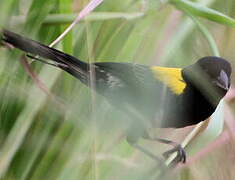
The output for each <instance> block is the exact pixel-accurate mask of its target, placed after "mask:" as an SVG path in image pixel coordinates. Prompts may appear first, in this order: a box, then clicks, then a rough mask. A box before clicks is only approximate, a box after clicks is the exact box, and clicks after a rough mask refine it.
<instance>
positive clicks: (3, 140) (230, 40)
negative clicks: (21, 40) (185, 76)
mask: <svg viewBox="0 0 235 180" xmlns="http://www.w3.org/2000/svg"><path fill="white" fill-rule="evenodd" d="M88 2H89V1H88V0H50V1H48V0H1V1H0V27H1V28H6V29H9V30H11V31H14V32H17V33H20V34H23V35H25V36H27V37H29V38H32V39H35V40H38V41H40V42H42V43H44V44H50V43H51V42H52V41H53V40H55V39H56V37H58V36H59V35H60V34H61V33H62V32H63V31H64V30H65V28H66V27H67V26H68V25H69V24H71V23H72V21H73V20H74V19H75V17H76V16H77V15H78V13H79V12H80V11H81V10H82V9H83V8H84V7H85V6H86V5H87V3H88ZM188 2H192V3H193V4H190V3H189V4H188ZM195 2H196V1H187V0H172V1H169V2H168V1H163V0H162V1H160V0H125V1H123V0H115V1H114V0H104V1H103V3H102V4H101V5H100V6H98V7H97V8H96V9H95V10H94V11H93V12H92V13H91V14H90V15H88V16H87V17H86V18H85V19H82V21H81V22H80V23H79V24H77V25H76V26H75V28H74V29H73V30H72V31H71V32H70V33H69V34H68V35H67V36H66V37H65V38H64V39H63V40H62V41H61V43H60V44H59V45H58V46H56V48H58V49H60V50H63V51H65V52H67V53H70V54H72V55H74V56H76V57H78V58H79V59H82V60H84V61H89V62H93V61H96V62H100V61H116V62H135V63H141V64H146V65H162V66H169V67H184V66H187V65H190V64H192V63H194V62H195V61H196V60H197V59H199V58H200V57H203V56H207V55H216V54H218V52H219V53H220V55H221V56H222V57H224V58H226V59H228V60H229V61H230V62H231V64H232V66H233V67H234V65H235V60H234V59H235V54H234V47H235V41H234V39H235V29H234V28H233V27H235V21H233V19H230V18H229V17H234V16H235V1H233V0H227V1H220V0H201V1H199V4H200V6H199V7H198V6H196V4H194V3H195ZM203 7H208V8H205V9H203ZM209 8H210V9H209ZM212 9H213V10H216V11H213V10H212ZM219 12H220V13H219ZM221 13H223V14H226V15H227V16H229V17H227V16H224V15H223V14H221ZM190 16H191V17H192V19H194V21H193V20H192V19H191V18H190ZM195 18H196V19H195ZM213 38H214V40H213ZM217 49H218V50H217ZM30 66H31V69H33V71H34V73H36V74H37V76H36V77H37V78H39V79H40V81H41V82H42V83H43V85H42V86H45V87H46V89H47V90H48V91H49V92H50V93H49V94H47V93H45V91H43V90H42V89H43V88H40V83H35V79H32V78H31V77H30V76H29V73H27V69H26V68H24V67H23V66H22V63H21V61H20V56H19V51H13V52H12V51H9V49H6V48H4V47H0V98H1V103H0V145H1V146H0V179H4V180H5V179H6V180H8V179H9V180H15V179H17V180H18V179H20V180H21V179H22V180H23V179H60V180H64V179H66V180H73V179H82V180H83V179H84V180H85V179H101V180H106V179H109V180H110V179H112V180H113V179H115V180H120V179H122V180H125V179H128V180H129V179H140V180H142V179H156V177H157V175H158V173H159V171H158V169H157V168H156V163H155V162H154V161H153V160H152V159H150V158H148V157H146V156H145V155H144V154H143V153H141V152H139V151H137V150H135V149H133V148H132V147H130V146H129V145H128V143H127V142H126V141H125V138H124V137H123V136H124V135H123V133H122V128H123V127H119V126H118V119H120V118H121V117H119V116H116V114H115V111H113V109H112V108H111V107H110V105H109V104H108V103H107V102H106V101H104V100H103V99H102V97H99V96H98V95H97V96H96V95H94V94H93V93H91V91H90V90H89V88H87V87H85V86H84V85H83V84H81V83H80V82H79V81H78V80H76V79H75V78H73V77H71V76H70V75H68V74H67V73H65V72H62V71H60V70H58V69H56V68H54V67H49V66H47V65H44V64H41V63H38V62H31V63H30ZM233 69H234V68H233ZM31 75H32V73H31ZM232 81H233V82H234V78H233V77H232ZM94 99H95V101H96V102H94ZM234 99H235V92H234V89H233V87H232V88H231V91H230V92H229V94H228V96H227V97H226V102H227V104H228V105H229V106H225V107H224V108H223V107H222V108H221V110H220V111H219V112H218V113H217V114H216V116H215V117H214V118H213V120H215V121H214V122H215V123H214V124H213V126H212V127H213V128H211V129H212V130H211V129H209V130H208V129H206V130H205V132H204V135H202V136H200V135H198V137H197V138H196V139H195V140H193V141H192V143H190V144H188V146H187V149H186V151H187V152H188V155H189V156H188V157H189V158H188V163H187V164H186V165H185V166H179V167H177V168H176V169H175V170H172V172H171V173H172V174H171V175H170V177H169V179H177V178H178V179H185V180H187V179H188V180H191V179H206V180H207V179H208V180H209V179H211V180H212V179H213V180H215V179H218V180H222V179H223V180H231V179H234V178H235V171H234V168H235V156H234V152H235V135H234V134H233V132H234V131H235V125H234V123H235V122H234V117H233V107H234ZM223 111H225V116H223V115H222V113H223ZM224 120H225V126H223V122H224ZM115 123H117V124H115ZM116 126H117V128H115V127H116ZM192 128H193V127H188V128H184V129H180V130H172V129H171V130H154V131H153V133H154V134H157V135H158V136H161V137H167V138H168V139H174V140H176V141H177V142H179V143H180V142H182V141H183V139H184V138H185V137H186V136H187V134H188V133H189V132H190V131H191V130H192ZM140 143H141V144H142V145H144V146H146V147H147V148H148V149H150V150H151V151H152V152H155V153H156V154H158V155H159V156H160V155H161V152H163V151H164V150H167V149H168V148H169V147H167V146H162V145H160V144H157V143H150V142H146V141H140Z"/></svg>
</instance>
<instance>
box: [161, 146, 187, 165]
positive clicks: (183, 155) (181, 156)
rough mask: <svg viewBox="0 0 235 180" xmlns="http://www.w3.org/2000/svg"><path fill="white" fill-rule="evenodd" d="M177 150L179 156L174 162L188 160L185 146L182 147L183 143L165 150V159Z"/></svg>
mask: <svg viewBox="0 0 235 180" xmlns="http://www.w3.org/2000/svg"><path fill="white" fill-rule="evenodd" d="M175 152H177V156H176V157H175V159H174V161H173V164H178V163H180V162H182V163H185V162H186V153H185V150H184V148H182V146H181V145H178V146H176V147H174V148H173V149H170V150H169V151H166V152H164V153H163V154H162V155H163V157H164V158H165V159H167V158H168V157H169V156H170V155H171V154H173V153H175Z"/></svg>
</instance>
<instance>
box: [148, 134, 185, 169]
mask: <svg viewBox="0 0 235 180" xmlns="http://www.w3.org/2000/svg"><path fill="white" fill-rule="evenodd" d="M145 139H148V140H152V141H158V142H160V143H163V144H169V145H171V146H173V148H172V149H170V150H168V151H166V152H164V153H163V156H164V158H166V159H167V158H168V157H169V156H170V155H171V154H173V153H175V152H177V156H176V158H175V159H174V161H173V163H172V164H177V163H179V162H182V163H185V162H186V152H185V150H184V148H183V147H182V146H181V145H180V144H178V143H176V142H173V141H170V140H166V139H161V138H152V137H150V136H147V137H145Z"/></svg>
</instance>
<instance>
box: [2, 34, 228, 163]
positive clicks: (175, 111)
mask: <svg viewBox="0 0 235 180" xmlns="http://www.w3.org/2000/svg"><path fill="white" fill-rule="evenodd" d="M0 38H1V42H2V43H4V44H7V45H10V46H13V47H15V48H18V49H20V50H22V51H23V52H25V53H27V56H28V57H30V58H32V59H34V60H38V61H40V62H43V63H46V64H49V65H52V66H55V67H56V68H60V69H62V70H63V71H65V72H67V73H69V74H71V75H72V76H73V77H75V78H76V79H78V80H80V81H81V82H82V83H83V84H85V85H86V86H88V87H90V88H92V89H94V90H95V91H96V92H97V93H98V94H100V95H101V96H103V97H104V98H105V99H106V100H107V101H108V102H109V103H110V104H111V105H112V106H113V107H114V108H115V109H117V111H120V112H122V113H124V114H125V115H126V116H127V117H128V120H127V121H126V123H127V126H128V128H127V130H126V131H125V135H126V140H127V142H128V143H129V144H130V145H131V146H133V147H135V148H137V149H139V150H140V151H142V152H143V153H145V154H146V155H148V156H150V157H151V158H153V159H155V160H159V158H158V157H157V156H155V155H154V154H153V153H152V152H150V151H149V150H147V149H146V148H145V147H143V146H141V145H139V144H138V140H139V139H140V138H144V139H148V140H153V141H158V142H160V143H164V144H169V145H171V146H173V148H172V149H170V150H168V151H166V152H164V153H163V156H164V158H168V157H169V156H170V155H171V154H172V153H175V152H176V153H177V156H176V158H175V162H176V164H177V163H180V162H182V163H185V162H186V152H185V150H184V148H182V146H181V145H180V144H179V143H176V142H173V141H171V140H167V139H162V138H158V137H151V135H150V134H149V128H152V127H159V128H183V127H187V126H191V125H195V124H198V123H199V122H202V121H204V120H206V119H207V118H208V117H210V116H211V115H212V114H213V112H214V111H215V109H216V107H217V105H218V104H219V102H220V101H221V99H222V98H223V97H224V96H225V95H226V93H227V92H228V90H229V88H230V83H231V72H232V68H231V64H230V63H229V61H227V60H226V59H224V58H222V57H217V56H205V57H202V58H200V59H199V60H197V61H196V62H195V63H194V64H191V65H189V66H186V67H183V68H175V67H161V66H148V65H143V64H137V63H124V62H94V63H87V62H85V61H82V60H80V59H78V58H76V57H74V56H71V55H69V54H66V53H64V52H62V51H59V50H57V49H55V48H52V47H49V46H47V45H44V44H42V43H40V42H37V41H34V40H32V39H29V38H26V37H24V36H22V35H19V34H17V33H14V32H11V31H9V30H6V29H3V30H1V36H0ZM91 72H92V73H91ZM92 74H93V76H94V77H92ZM91 80H92V83H91ZM91 84H93V86H92V85H91Z"/></svg>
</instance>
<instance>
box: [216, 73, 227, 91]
mask: <svg viewBox="0 0 235 180" xmlns="http://www.w3.org/2000/svg"><path fill="white" fill-rule="evenodd" d="M216 85H217V86H219V87H220V88H222V89H224V90H226V91H227V90H228V89H229V86H230V83H229V78H228V76H227V74H226V73H225V72H224V70H221V72H220V76H219V77H218V78H217V81H216Z"/></svg>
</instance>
